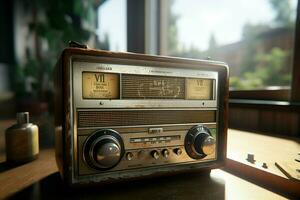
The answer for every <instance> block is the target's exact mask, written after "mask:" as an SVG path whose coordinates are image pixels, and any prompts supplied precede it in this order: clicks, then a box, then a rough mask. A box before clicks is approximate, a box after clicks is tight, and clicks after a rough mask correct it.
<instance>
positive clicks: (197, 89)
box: [186, 78, 214, 100]
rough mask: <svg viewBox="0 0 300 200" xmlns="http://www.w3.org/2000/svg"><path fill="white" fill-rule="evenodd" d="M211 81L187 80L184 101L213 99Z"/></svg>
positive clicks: (212, 82) (212, 81)
mask: <svg viewBox="0 0 300 200" xmlns="http://www.w3.org/2000/svg"><path fill="white" fill-rule="evenodd" d="M213 84H214V80H212V79H199V78H187V79H186V99H189V100H212V99H213Z"/></svg>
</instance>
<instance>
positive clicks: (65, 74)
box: [55, 48, 228, 186]
mask: <svg viewBox="0 0 300 200" xmlns="http://www.w3.org/2000/svg"><path fill="white" fill-rule="evenodd" d="M84 73H87V75H86V77H87V78H85V80H83V74H84ZM89 73H91V74H89ZM93 73H95V74H97V73H100V74H104V75H106V74H107V75H106V77H109V78H110V79H111V80H112V82H111V83H108V85H109V84H113V83H114V82H117V81H119V85H116V86H114V87H116V88H118V90H117V91H118V92H117V93H119V94H111V92H110V91H108V90H110V89H111V87H112V86H111V85H110V86H107V84H106V85H104V87H106V88H105V90H103V91H104V94H102V93H103V91H102V93H101V92H100V93H99V91H98V93H95V94H94V93H91V91H92V89H93V88H92V89H90V88H91V87H92V86H89V84H92V83H90V82H88V83H85V82H86V81H87V80H89V78H90V77H91V75H93ZM110 74H118V77H114V76H110ZM104 75H103V76H104ZM125 75H126V76H127V75H128V76H130V75H136V76H147V77H150V78H149V79H151V77H155V79H156V80H157V79H158V80H159V78H162V79H164V78H165V79H166V80H164V83H166V87H172V85H171V86H169V85H167V84H171V83H174V84H176V83H177V82H176V81H175V80H174V81H173V82H168V81H169V80H168V78H169V77H170V78H172V77H173V78H178V79H181V78H182V79H184V86H185V88H184V92H183V93H184V94H183V95H184V97H183V98H177V99H172V97H166V98H161V99H158V98H151V97H149V98H148V97H146V96H147V95H149V94H148V93H149V91H150V89H149V90H147V89H148V88H146V89H145V90H147V91H146V92H145V93H147V92H148V93H147V94H146V96H143V95H142V96H139V97H138V98H137V99H130V98H126V99H123V98H122V97H123V94H122V92H123V88H122V83H123V82H122V81H123V80H122V76H124V78H125ZM131 78H132V77H131ZM133 78H134V77H133ZM188 79H191V80H192V81H193V79H197V80H200V79H201V80H212V81H210V82H207V83H209V84H211V87H212V91H211V94H210V95H211V96H210V97H209V99H203V100H195V99H193V98H194V97H191V99H189V100H187V90H188V89H187V80H188ZM84 81H85V82H84ZM151 81H152V80H150V83H151ZM171 81H172V80H171ZM148 82H149V81H148ZM148 82H147V83H148ZM158 83H160V82H159V81H158ZM83 84H85V86H84V87H85V88H84V89H83ZM86 85H88V86H86ZM100 86H101V85H100ZM133 86H134V85H131V87H133ZM146 86H147V85H146ZM86 87H87V88H88V91H84V90H87V89H86ZM163 87H164V86H163ZM190 87H192V89H193V90H192V89H191V90H192V92H193V91H194V90H196V89H197V88H196V89H195V88H193V87H194V86H193V85H192V86H190ZM130 89H131V88H130ZM135 89H136V88H133V90H135ZM198 89H199V88H198ZM200 89H201V88H200ZM90 90H91V91H90ZM55 91H56V94H55V106H56V108H55V126H56V137H55V138H56V160H57V164H58V167H59V171H60V173H61V175H62V177H63V179H65V181H66V182H67V183H68V185H71V186H82V185H89V184H99V183H110V182H117V181H120V180H127V179H132V178H143V177H152V176H160V175H165V174H170V173H180V172H184V171H195V170H199V169H211V168H217V167H221V166H223V165H224V162H225V158H226V137H227V109H228V67H227V65H226V64H225V63H222V62H214V61H206V60H193V59H182V58H171V57H160V56H148V55H142V54H133V53H114V52H107V51H99V50H92V49H81V48H67V49H65V50H64V52H63V53H62V56H61V57H60V60H59V62H58V64H57V66H56V72H55ZM83 92H85V94H83ZM131 92H132V91H131ZM155 92H156V91H154V93H155ZM171 92H174V91H172V90H171ZM204 92H205V91H204ZM90 93H91V94H90ZM150 93H151V91H150ZM151 94H152V93H151ZM155 94H156V93H155ZM84 95H91V96H85V97H84ZM99 95H100V96H101V95H106V96H107V97H108V98H97V96H99ZM113 95H116V96H115V97H116V98H115V97H113ZM139 95H141V94H139ZM200 95H201V94H200ZM110 97H113V98H110ZM205 98H207V97H205ZM156 112H157V114H161V116H165V114H167V113H168V112H173V113H175V114H174V115H177V114H176V113H180V114H183V115H185V114H184V113H190V114H191V115H193V116H194V115H195V116H196V115H197V114H201V115H202V113H204V114H203V116H201V117H199V118H197V117H194V118H195V119H200V118H201V119H203V120H204V121H199V122H198V121H196V122H195V121H191V122H186V121H185V122H184V123H159V124H151V123H150V124H149V123H148V122H145V123H148V124H130V123H129V125H128V124H126V123H125V122H124V123H123V122H121V121H118V123H120V124H122V123H123V124H122V125H120V124H119V125H118V124H117V125H115V124H113V122H114V121H113V120H116V119H115V118H118V116H117V115H118V113H120V114H123V115H124V116H126V117H128V116H129V117H130V116H132V121H134V120H136V121H138V120H139V119H138V116H137V115H141V116H142V117H144V116H143V114H141V113H150V114H149V116H150V119H152V118H151V117H153V116H154V115H153V114H156ZM196 112H198V113H196ZM104 113H108V114H109V115H108V118H105V120H106V121H105V120H104V121H105V122H107V120H108V119H112V122H111V123H112V124H110V123H109V122H108V125H107V123H106V124H105V123H104V122H101V120H100V121H99V124H105V126H103V125H101V126H97V125H95V124H97V122H98V121H97V120H99V119H98V118H99V116H100V117H101V114H104ZM115 113H116V114H115ZM151 113H152V114H151ZM91 114H92V115H91ZM128 114H129V115H128ZM133 115H136V116H133ZM178 115H179V114H178ZM91 116H92V117H93V118H91ZM149 116H147V114H145V119H143V120H146V119H147V117H148V118H149ZM85 117H86V118H85ZM134 117H135V118H134ZM156 117H160V116H156ZM79 118H80V119H79ZM171 118H172V117H171ZM179 118H180V117H179V116H175V118H174V119H173V118H172V120H177V119H179ZM187 118H188V117H187ZM192 118H193V117H191V119H192ZM208 118H209V119H208ZM90 119H94V120H95V121H94V122H89V121H88V120H90ZM120 119H123V118H120ZM206 119H207V121H205V120H206ZM211 119H215V120H214V121H211ZM123 120H124V119H123ZM126 120H127V118H126ZM130 120H131V119H128V121H130ZM153 120H154V118H153ZM181 120H183V121H184V119H181ZM193 120H194V119H193ZM161 121H166V120H165V119H161ZM179 121H180V120H179ZM78 123H81V124H84V126H81V127H79V124H78ZM89 124H91V127H89ZM212 132H213V133H212ZM153 133H154V134H153ZM200 133H201V134H200ZM202 133H203V134H202ZM206 133H207V134H206ZM134 139H136V140H134ZM154 139H155V141H152V140H154ZM146 140H147V141H146ZM149 140H151V141H149ZM160 140H161V141H160ZM135 141H139V142H135ZM140 141H142V142H140ZM156 141H159V142H160V143H158V142H156ZM196 143H197V145H196ZM204 143H205V144H204ZM100 144H101V145H102V146H101V145H100ZM109 144H110V145H111V146H109ZM103 145H104V146H105V145H108V146H107V147H106V148H104V147H103ZM86 149H88V150H86ZM91 149H92V150H91ZM108 149H110V150H111V151H109V150H108ZM178 149H179V150H180V151H181V153H180V155H179V154H178V155H177V153H176V152H175V151H177V150H178ZM212 150H214V152H213V153H211V152H212ZM113 151H114V152H113ZM95 152H96V153H95ZM103 152H104V153H103ZM141 152H143V154H142V155H140V154H141ZM153 152H154V153H153ZM203 152H206V153H207V152H210V153H211V155H206V154H205V153H203ZM129 153H130V154H129ZM100 154H101V155H100ZM105 154H107V155H108V154H109V155H110V158H105ZM145 156H146V157H145ZM176 156H177V157H176ZM180 156H181V157H180ZM117 157H118V158H117ZM99 159H100V160H99ZM101 159H102V160H101ZM151 159H152V160H151ZM132 160H133V161H132ZM130 162H131V163H133V164H132V165H130V164H128V163H130ZM103 166H104V167H103Z"/></svg>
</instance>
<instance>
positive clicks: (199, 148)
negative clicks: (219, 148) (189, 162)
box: [185, 125, 216, 159]
mask: <svg viewBox="0 0 300 200" xmlns="http://www.w3.org/2000/svg"><path fill="white" fill-rule="evenodd" d="M215 146H216V141H215V139H214V138H213V137H212V136H211V134H210V131H209V129H208V128H206V127H205V126H202V125H198V126H194V127H192V128H191V129H190V130H189V131H188V133H187V135H186V137H185V149H186V151H187V153H188V155H189V156H190V157H191V158H194V159H201V158H204V157H205V156H207V155H210V154H213V153H214V152H215V148H216V147H215Z"/></svg>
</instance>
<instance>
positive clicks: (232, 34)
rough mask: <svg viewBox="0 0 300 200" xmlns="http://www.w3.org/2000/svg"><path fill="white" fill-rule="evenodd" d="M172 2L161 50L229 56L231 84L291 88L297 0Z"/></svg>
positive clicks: (184, 54) (195, 55)
mask: <svg viewBox="0 0 300 200" xmlns="http://www.w3.org/2000/svg"><path fill="white" fill-rule="evenodd" d="M168 2H169V3H168V4H167V5H166V7H167V8H165V10H166V11H167V13H168V14H167V19H166V20H167V24H168V26H167V33H166V34H165V37H166V38H165V39H164V40H161V41H163V42H164V43H165V44H163V45H162V46H165V47H166V48H165V49H163V51H162V52H161V53H162V54H164V55H172V56H180V57H191V58H202V59H203V58H207V57H210V58H211V59H212V60H220V61H224V62H226V63H227V64H228V65H229V69H230V89H231V90H253V89H278V88H281V89H286V88H290V85H291V78H292V76H291V70H292V59H293V58H292V55H293V44H294V29H295V19H296V7H297V0H284V1H282V0H255V1H251V2H249V1H246V0H242V1H238V0H221V1H216V0H214V1H197V0H190V1H189V2H188V3H187V2H186V1H184V0H173V1H168Z"/></svg>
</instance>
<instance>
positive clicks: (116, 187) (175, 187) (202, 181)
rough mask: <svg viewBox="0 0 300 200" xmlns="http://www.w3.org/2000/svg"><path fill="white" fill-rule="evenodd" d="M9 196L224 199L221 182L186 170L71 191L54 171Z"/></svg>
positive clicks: (223, 185) (222, 182)
mask: <svg viewBox="0 0 300 200" xmlns="http://www.w3.org/2000/svg"><path fill="white" fill-rule="evenodd" d="M10 199H72V200H74V199H101V200H102V199H110V200H114V199H130V200H132V199H143V200H147V199H151V200H155V199H189V200H193V199H225V183H224V181H223V180H220V179H218V180H216V179H214V178H211V177H210V175H209V173H197V174H196V173H188V174H179V175H176V176H171V177H170V176H169V177H168V176H167V177H159V178H151V179H147V180H140V181H130V182H129V181H128V182H123V183H117V184H110V185H106V186H101V187H100V186H99V187H98V188H96V187H93V188H82V189H76V190H74V189H73V190H71V189H66V188H65V187H64V186H63V184H62V181H61V178H60V176H59V174H58V173H54V174H52V175H49V176H48V177H46V178H44V179H43V180H41V181H39V182H37V183H34V184H33V185H31V186H29V187H27V188H25V189H24V190H22V191H20V192H18V193H16V194H14V195H13V196H11V197H10Z"/></svg>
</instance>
